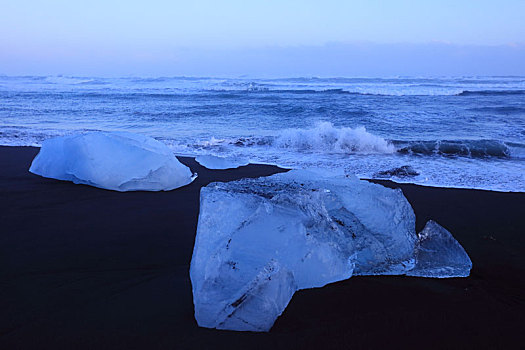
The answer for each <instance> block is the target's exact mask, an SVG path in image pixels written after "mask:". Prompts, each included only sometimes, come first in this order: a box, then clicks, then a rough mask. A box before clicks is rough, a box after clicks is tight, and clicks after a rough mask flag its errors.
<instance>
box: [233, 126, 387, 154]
mask: <svg viewBox="0 0 525 350" xmlns="http://www.w3.org/2000/svg"><path fill="white" fill-rule="evenodd" d="M231 143H232V144H234V145H236V146H240V147H250V146H269V147H275V148H282V149H290V150H294V151H299V152H311V153H341V154H350V153H364V154H371V153H394V152H395V147H394V146H393V145H392V144H391V143H390V142H388V141H387V140H385V139H384V138H382V137H380V136H377V135H374V134H371V133H369V132H368V131H366V129H365V128H364V127H357V128H346V127H341V128H338V127H335V126H334V125H333V124H332V123H330V122H321V123H319V124H317V125H316V126H315V127H314V128H311V129H285V130H282V131H280V132H279V133H278V134H277V135H276V136H267V137H247V138H238V139H236V140H234V141H233V142H231Z"/></svg>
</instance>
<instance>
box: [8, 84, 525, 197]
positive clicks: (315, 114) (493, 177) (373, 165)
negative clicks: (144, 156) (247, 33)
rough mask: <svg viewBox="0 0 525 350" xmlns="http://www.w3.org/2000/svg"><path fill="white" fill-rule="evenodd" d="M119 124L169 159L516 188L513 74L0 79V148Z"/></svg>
mask: <svg viewBox="0 0 525 350" xmlns="http://www.w3.org/2000/svg"><path fill="white" fill-rule="evenodd" d="M92 130H104V131H128V132H134V133H140V134H145V135H149V136H152V137H155V138H156V139H158V140H161V141H163V142H165V143H166V144H167V145H168V146H169V147H170V148H171V149H172V150H173V152H174V153H175V154H176V155H181V156H197V155H216V156H222V157H238V158H245V159H248V160H249V161H250V162H252V163H264V164H275V165H278V166H281V167H286V168H315V169H316V171H326V172H331V173H345V174H355V175H357V176H358V177H360V178H379V179H391V180H393V181H396V182H400V183H415V184H421V185H426V186H439V187H456V188H476V189H486V190H495V191H506V192H525V77H507V76H506V77H493V76H491V77H436V78H422V77H391V78H286V79H285V78H279V79H256V78H248V77H243V78H205V77H203V78H194V77H165V78H138V77H125V78H96V77H70V76H23V77H13V76H0V144H1V145H13V146H39V145H41V143H42V141H44V140H46V139H48V138H51V137H54V136H59V135H66V134H72V133H77V132H86V131H92Z"/></svg>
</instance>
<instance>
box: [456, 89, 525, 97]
mask: <svg viewBox="0 0 525 350" xmlns="http://www.w3.org/2000/svg"><path fill="white" fill-rule="evenodd" d="M477 95H478V96H491V95H495V96H497V95H525V90H479V91H474V90H473V91H471V90H464V91H462V92H460V93H459V94H457V96H477Z"/></svg>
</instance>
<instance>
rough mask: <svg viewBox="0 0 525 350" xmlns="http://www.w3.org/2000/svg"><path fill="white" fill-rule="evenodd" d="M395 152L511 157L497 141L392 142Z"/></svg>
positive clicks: (505, 148) (427, 154)
mask: <svg viewBox="0 0 525 350" xmlns="http://www.w3.org/2000/svg"><path fill="white" fill-rule="evenodd" d="M394 145H395V146H396V148H397V152H399V153H403V154H417V155H426V156H430V155H440V156H462V157H472V158H482V157H500V158H508V157H511V150H510V148H509V146H508V145H506V144H505V143H504V142H502V141H497V140H436V141H411V142H404V141H394Z"/></svg>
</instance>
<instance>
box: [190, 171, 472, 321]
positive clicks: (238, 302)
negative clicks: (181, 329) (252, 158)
mask: <svg viewBox="0 0 525 350" xmlns="http://www.w3.org/2000/svg"><path fill="white" fill-rule="evenodd" d="M458 247H459V248H458ZM465 258H466V260H468V256H467V255H466V253H465V252H464V250H463V249H462V248H461V246H459V244H458V243H457V242H456V241H455V240H454V239H453V238H452V236H451V235H450V233H448V231H446V230H444V229H443V228H441V227H440V226H439V225H437V224H435V223H430V224H428V225H427V227H426V228H425V230H423V232H422V235H421V236H420V237H419V238H418V236H417V235H416V233H415V215H414V212H413V210H412V207H411V206H410V204H409V203H408V201H407V200H406V198H405V197H404V196H403V194H402V192H401V190H392V189H388V188H385V187H383V186H380V185H376V184H372V183H369V182H366V181H360V180H358V179H356V178H348V177H344V176H339V177H323V176H322V175H320V174H318V173H311V172H306V171H298V170H292V171H290V172H288V173H285V174H277V175H273V176H271V177H266V178H259V179H243V180H240V181H236V182H230V183H212V184H210V185H208V186H207V187H204V188H202V190H201V211H200V215H199V223H198V228H197V236H196V241H195V247H194V251H193V258H192V262H191V268H190V276H191V281H192V286H193V300H194V304H195V317H196V319H197V322H198V324H199V325H200V326H203V327H210V328H219V329H232V330H249V331H267V330H269V329H270V328H271V327H272V325H273V323H274V321H275V319H276V318H277V317H278V316H279V315H280V314H281V313H282V312H283V311H284V309H285V307H286V305H287V304H288V302H289V301H290V299H291V297H292V295H293V293H294V292H295V291H296V290H298V289H304V288H313V287H321V286H324V285H326V284H327V283H331V282H335V281H340V280H344V279H347V278H350V277H351V276H352V275H389V274H391V275H399V274H407V273H409V272H410V271H411V270H412V269H414V267H416V268H417V270H415V272H414V274H413V275H414V276H428V277H452V276H465V275H468V273H469V270H470V266H471V265H469V264H465V263H464V262H465V261H466V260H465ZM450 262H452V263H453V264H454V268H450V269H449V268H447V267H448V266H449V263H450ZM468 262H469V263H470V260H468Z"/></svg>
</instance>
